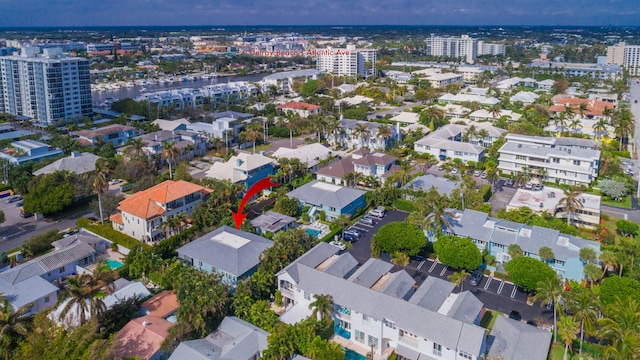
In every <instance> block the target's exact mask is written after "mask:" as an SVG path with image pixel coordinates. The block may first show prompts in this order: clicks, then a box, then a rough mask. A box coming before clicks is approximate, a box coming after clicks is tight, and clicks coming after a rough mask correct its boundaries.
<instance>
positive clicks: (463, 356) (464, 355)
mask: <svg viewBox="0 0 640 360" xmlns="http://www.w3.org/2000/svg"><path fill="white" fill-rule="evenodd" d="M458 355H459V356H460V357H461V358H463V359H469V360H471V359H473V355H471V354H469V353H467V352H464V351H462V350H460V351H459V352H458Z"/></svg>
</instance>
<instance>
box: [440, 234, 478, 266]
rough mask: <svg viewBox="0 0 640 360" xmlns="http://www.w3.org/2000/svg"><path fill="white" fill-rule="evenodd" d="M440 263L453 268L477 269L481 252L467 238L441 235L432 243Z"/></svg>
mask: <svg viewBox="0 0 640 360" xmlns="http://www.w3.org/2000/svg"><path fill="white" fill-rule="evenodd" d="M433 248H434V250H435V251H436V253H437V254H438V260H440V262H441V263H443V264H445V265H447V266H451V267H453V268H455V269H467V270H474V269H477V268H478V266H480V264H482V254H481V253H480V250H478V247H477V246H476V244H474V243H473V241H472V240H471V239H469V238H462V237H459V236H441V237H440V238H439V239H438V241H436V242H435V243H434V244H433Z"/></svg>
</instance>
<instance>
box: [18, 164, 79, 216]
mask: <svg viewBox="0 0 640 360" xmlns="http://www.w3.org/2000/svg"><path fill="white" fill-rule="evenodd" d="M71 181H72V176H70V174H69V173H67V172H63V171H56V172H53V173H51V174H47V175H43V176H38V177H36V178H34V179H33V180H32V181H31V183H29V193H28V194H26V195H25V196H24V210H25V211H27V212H30V213H38V214H50V213H54V212H57V211H60V210H62V209H64V208H66V207H67V206H69V205H71V203H73V201H74V200H75V199H76V189H75V188H74V186H73V184H72V183H71Z"/></svg>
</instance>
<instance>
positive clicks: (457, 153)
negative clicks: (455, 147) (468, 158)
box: [453, 151, 462, 156]
mask: <svg viewBox="0 0 640 360" xmlns="http://www.w3.org/2000/svg"><path fill="white" fill-rule="evenodd" d="M453 154H454V155H455V156H462V151H454V152H453Z"/></svg>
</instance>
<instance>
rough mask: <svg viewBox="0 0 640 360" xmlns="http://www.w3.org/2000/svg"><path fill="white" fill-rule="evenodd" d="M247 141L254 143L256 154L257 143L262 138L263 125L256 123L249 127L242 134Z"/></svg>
mask: <svg viewBox="0 0 640 360" xmlns="http://www.w3.org/2000/svg"><path fill="white" fill-rule="evenodd" d="M242 135H243V137H244V139H245V140H247V141H250V142H252V143H253V153H254V154H255V153H256V141H257V140H258V139H259V138H260V137H261V136H262V124H260V123H259V122H254V123H251V124H249V126H247V129H246V130H245V131H243V132H242Z"/></svg>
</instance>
